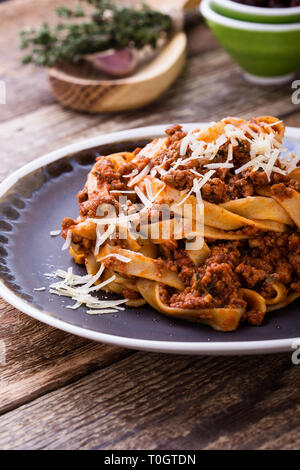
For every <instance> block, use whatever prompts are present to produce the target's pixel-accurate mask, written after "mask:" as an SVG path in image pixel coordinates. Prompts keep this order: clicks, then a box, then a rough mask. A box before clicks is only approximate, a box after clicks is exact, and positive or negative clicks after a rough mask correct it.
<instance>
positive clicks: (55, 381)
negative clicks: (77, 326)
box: [0, 0, 300, 449]
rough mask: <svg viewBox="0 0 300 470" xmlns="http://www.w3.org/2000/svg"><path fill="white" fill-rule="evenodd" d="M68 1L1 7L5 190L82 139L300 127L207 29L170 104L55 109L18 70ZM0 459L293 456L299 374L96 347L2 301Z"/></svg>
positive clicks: (35, 78) (35, 76)
mask: <svg viewBox="0 0 300 470" xmlns="http://www.w3.org/2000/svg"><path fill="white" fill-rule="evenodd" d="M61 3H63V2H62V0H43V2H40V1H38V0H9V1H7V2H4V3H1V5H0V29H1V31H3V30H5V34H2V35H0V50H1V55H0V76H1V79H2V80H4V81H5V83H6V88H7V104H6V105H0V137H1V146H0V159H1V165H0V179H1V180H2V179H3V178H4V177H5V176H6V175H8V174H9V173H10V172H11V171H12V170H14V169H16V168H18V167H20V166H21V165H23V164H24V163H26V162H28V161H31V160H32V159H34V158H36V157H38V156H40V155H41V154H43V153H46V152H48V151H51V150H54V149H56V148H59V147H61V146H62V145H66V144H69V143H72V142H75V141H78V140H81V139H83V138H87V137H92V136H95V135H99V134H105V133H108V132H110V131H116V130H120V129H125V128H132V127H136V126H143V125H148V124H157V123H164V122H165V123H170V122H172V123H174V122H188V121H211V120H217V119H219V118H222V117H224V116H225V115H239V116H243V117H251V116H253V115H259V114H269V113H270V114H275V115H278V117H279V118H284V119H285V121H286V122H287V124H288V125H295V126H300V112H299V111H300V107H299V105H294V104H292V101H291V94H292V89H291V88H290V86H288V85H286V86H284V87H271V88H260V87H257V86H255V85H249V84H248V83H246V82H245V81H244V79H243V77H242V76H241V73H240V71H239V69H238V67H237V66H236V65H235V64H234V63H233V61H232V60H231V59H230V58H229V57H228V55H227V54H226V53H225V52H224V51H222V50H221V49H220V48H218V47H217V45H216V42H215V41H214V39H213V38H212V36H211V34H210V32H209V31H208V30H207V28H206V27H205V26H204V25H203V24H202V25H200V27H198V28H195V29H193V30H192V31H190V32H189V35H188V36H189V54H190V58H189V60H188V63H187V65H186V68H185V70H184V72H183V73H182V75H181V76H180V78H179V79H178V81H177V82H176V83H175V84H174V85H173V86H172V87H171V89H170V90H168V91H167V92H166V93H165V94H164V97H163V99H162V100H160V101H158V102H156V103H153V104H152V105H150V106H148V107H147V108H145V109H142V110H139V111H136V112H133V111H131V112H126V113H120V114H118V115H116V116H110V115H107V114H103V115H99V116H89V115H85V114H78V113H75V112H72V111H69V110H66V109H63V108H61V107H60V106H58V105H57V104H56V103H55V102H54V100H53V98H52V96H51V94H50V92H49V87H48V83H47V79H46V73H45V71H44V70H42V69H36V68H33V67H27V68H26V67H25V68H24V67H22V66H21V65H20V62H19V59H20V57H21V53H20V52H19V50H18V48H17V44H18V37H17V36H18V31H19V29H20V28H21V27H24V26H25V25H27V26H29V25H33V24H37V23H39V22H40V21H42V20H43V18H44V17H45V16H47V18H50V19H51V13H50V12H51V10H52V8H54V6H55V5H59V4H61ZM0 341H4V343H5V347H6V352H7V354H6V356H7V357H6V365H0V415H1V416H0V448H6V449H14V448H26V449H37V448H51V449H57V448H60V449H75V448H77V449H91V448H102V449H142V448H148V449H182V448H183V449H198V448H199V449H201V448H205V449H229V448H233V449H254V448H259V449H263V448H274V449H277V448H284V449H288V448H291V449H297V448H299V445H300V434H299V405H298V395H299V385H300V384H299V380H300V379H299V377H300V375H299V370H300V369H299V367H300V366H293V365H292V363H291V358H290V354H283V355H270V356H265V357H262V356H260V357H256V358H255V357H242V358H209V357H203V358H183V357H178V356H172V357H171V356H165V355H160V354H151V353H136V352H134V351H127V350H124V349H121V348H116V347H113V346H107V345H101V344H96V343H93V342H90V341H87V340H84V339H81V338H77V337H74V336H71V335H68V334H66V333H63V332H60V331H58V330H55V329H53V328H51V327H48V326H46V325H43V324H41V323H39V322H37V321H35V320H33V319H31V318H29V317H27V316H25V315H24V314H22V313H20V312H18V311H17V310H16V309H14V308H13V307H11V306H9V305H8V304H6V303H5V302H4V301H1V302H0Z"/></svg>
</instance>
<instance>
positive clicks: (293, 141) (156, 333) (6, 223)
mask: <svg viewBox="0 0 300 470" xmlns="http://www.w3.org/2000/svg"><path fill="white" fill-rule="evenodd" d="M196 125H198V126H199V123H198V124H188V125H185V126H184V127H185V129H187V130H188V129H190V128H192V127H195V126H196ZM202 125H203V126H204V125H205V124H202ZM166 127H167V126H166V125H162V126H152V127H146V128H140V129H133V130H129V131H122V132H119V133H115V134H110V135H108V136H105V137H98V138H96V139H90V140H88V141H84V142H80V143H79V144H75V145H72V146H69V147H66V148H64V149H61V150H58V151H55V152H53V153H51V154H48V155H46V156H44V157H41V158H39V159H37V160H35V161H33V162H31V163H30V164H29V165H26V166H25V167H23V168H21V169H20V170H18V171H17V172H16V173H14V174H13V175H11V176H10V177H9V178H7V179H6V180H5V181H4V182H3V183H2V184H1V185H0V294H1V295H2V297H3V298H4V299H6V300H7V301H8V302H10V303H11V304H12V305H14V306H15V307H16V308H18V309H19V310H21V311H23V312H25V313H26V314H28V315H30V316H32V317H34V318H36V319H38V320H40V321H42V322H45V323H47V324H49V325H52V326H55V327H57V328H60V329H62V330H65V331H68V332H70V333H74V334H77V335H80V336H84V337H87V338H90V339H93V340H96V341H101V342H105V343H111V344H116V345H120V346H125V347H129V348H134V349H146V350H151V351H164V352H169V353H186V354H255V353H267V352H274V351H288V350H290V351H291V348H292V347H293V344H294V345H295V344H296V343H297V342H298V343H299V344H300V318H299V302H295V303H294V304H292V305H290V306H288V307H286V308H284V309H282V310H280V311H278V312H275V313H272V314H270V315H268V316H267V318H266V321H265V323H264V325H263V326H261V327H251V326H248V325H242V326H241V327H240V328H239V329H238V331H236V332H233V333H221V332H216V331H213V330H211V329H210V328H209V327H207V326H204V325H201V324H194V323H188V322H184V321H180V320H173V319H170V318H167V317H164V316H163V315H161V314H160V313H157V312H155V311H154V310H153V309H152V308H151V307H148V306H147V307H141V308H136V309H129V308H128V309H127V310H125V311H122V312H120V313H119V314H117V315H115V314H105V315H97V316H95V315H93V316H90V315H87V314H86V313H85V309H84V308H80V309H78V310H75V311H74V310H70V309H67V308H65V306H66V305H68V304H70V300H69V299H65V298H62V297H57V296H55V295H51V294H49V292H48V286H49V284H50V283H51V282H53V280H51V279H48V278H46V277H45V276H44V273H46V272H53V271H54V270H56V269H57V268H63V269H67V268H68V267H69V266H73V267H74V270H75V272H78V273H83V272H84V269H83V268H80V267H79V266H77V265H75V263H74V262H73V261H72V259H71V257H70V255H69V253H68V252H67V251H62V250H61V246H62V239H61V237H55V238H53V237H50V235H49V233H50V231H51V230H56V229H59V228H60V225H61V220H62V219H63V218H64V217H65V216H70V217H77V215H78V207H77V200H76V194H77V192H78V191H79V190H80V189H81V188H82V187H83V186H84V183H85V180H86V176H87V173H88V171H89V169H90V168H91V165H92V163H93V162H94V160H95V157H96V156H97V155H98V154H108V153H113V152H117V151H124V150H131V149H134V148H135V147H136V146H141V145H144V144H145V143H146V142H148V141H149V140H151V138H153V137H154V136H158V135H161V134H162V133H163V131H164V129H165V128H166ZM298 135H299V131H298V130H297V129H291V128H290V129H288V130H287V138H286V143H287V144H288V145H289V146H291V147H294V148H295V147H298V151H300V138H298V141H297V136H298ZM38 287H46V288H47V289H46V290H45V291H43V292H38V291H35V290H34V288H38Z"/></svg>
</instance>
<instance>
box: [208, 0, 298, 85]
mask: <svg viewBox="0 0 300 470" xmlns="http://www.w3.org/2000/svg"><path fill="white" fill-rule="evenodd" d="M200 10H201V13H202V15H203V16H204V18H205V20H206V22H207V24H208V26H209V27H210V29H211V30H212V32H213V33H214V35H215V37H216V38H217V40H218V41H219V43H220V44H221V46H223V47H224V49H225V50H226V51H227V52H228V53H229V54H230V55H231V56H232V57H233V59H235V60H236V62H237V63H238V64H239V65H240V66H241V67H242V69H243V70H244V71H245V76H246V78H247V79H248V80H250V81H252V82H256V83H260V84H280V83H285V82H287V81H289V80H291V79H292V77H293V75H294V72H295V71H296V70H297V69H298V67H300V23H293V24H286V25H283V24H279V25H271V24H262V23H250V22H245V21H239V20H234V19H232V18H227V17H226V16H222V15H219V14H218V13H216V12H215V11H213V10H212V8H211V6H210V1H209V0H202V2H201V5H200Z"/></svg>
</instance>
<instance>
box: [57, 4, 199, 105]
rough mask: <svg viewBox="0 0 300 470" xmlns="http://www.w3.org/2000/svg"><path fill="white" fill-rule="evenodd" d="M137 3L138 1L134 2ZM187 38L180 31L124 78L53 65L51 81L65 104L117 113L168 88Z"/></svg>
mask: <svg viewBox="0 0 300 470" xmlns="http://www.w3.org/2000/svg"><path fill="white" fill-rule="evenodd" d="M130 3H131V4H132V3H133V4H135V3H137V2H130ZM148 3H149V5H150V6H152V7H153V8H157V9H160V10H164V11H168V10H169V11H174V10H175V11H177V12H178V13H179V17H180V14H181V13H182V12H183V10H185V9H191V8H196V7H197V6H199V3H200V0H175V1H172V0H167V1H163V2H159V1H158V0H149V1H148ZM186 44H187V39H186V35H185V33H184V32H179V33H177V34H175V36H174V37H173V38H172V39H171V40H170V41H169V43H168V44H167V45H166V46H165V47H164V48H163V49H162V50H161V52H160V53H159V54H158V55H157V56H156V58H155V59H153V60H152V61H151V62H149V63H147V64H146V65H145V66H144V67H142V68H141V69H139V70H138V71H137V72H136V73H135V74H134V75H132V76H130V77H126V78H123V79H114V80H110V79H98V78H97V76H94V77H93V72H91V71H90V69H89V67H88V66H87V67H82V66H78V65H73V64H66V65H65V66H64V67H63V68H51V69H50V70H49V80H50V84H51V89H52V92H53V95H54V96H55V98H56V99H57V100H58V101H59V102H60V103H61V104H63V105H64V106H67V107H69V108H72V109H75V110H77V111H84V112H89V113H101V112H117V111H125V110H130V109H136V108H140V107H142V106H145V105H147V104H149V103H151V102H152V101H154V100H155V99H157V98H158V97H159V96H160V95H162V94H163V92H164V91H166V90H167V89H168V88H169V87H170V85H171V84H172V83H173V82H174V81H175V80H176V78H177V77H178V76H179V74H180V72H181V71H182V68H183V66H184V63H185V57H186Z"/></svg>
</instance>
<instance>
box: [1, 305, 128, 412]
mask: <svg viewBox="0 0 300 470" xmlns="http://www.w3.org/2000/svg"><path fill="white" fill-rule="evenodd" d="M0 324H1V328H0V340H1V341H4V344H5V349H6V364H5V365H2V366H1V365H0V414H1V413H3V412H5V411H7V410H10V409H12V408H14V407H17V406H20V405H22V404H24V403H27V402H28V401H30V400H33V399H34V398H36V397H39V396H41V395H43V394H44V393H46V392H49V391H50V390H54V389H56V388H59V387H61V386H63V385H65V384H67V383H71V382H73V381H74V380H78V379H79V378H80V377H83V376H84V375H86V374H88V373H90V372H92V371H94V370H96V369H99V368H102V367H106V366H107V365H109V364H111V363H113V362H114V361H118V360H119V359H121V358H123V357H126V356H127V355H129V354H132V352H131V351H128V350H125V349H122V348H118V347H114V346H109V345H104V344H98V343H95V342H92V341H88V340H86V339H84V338H79V337H77V336H74V335H70V334H67V333H64V332H63V331H59V330H57V329H55V328H52V327H50V326H46V325H44V324H43V323H40V322H38V321H36V320H33V319H32V318H30V317H28V316H26V315H25V314H23V313H21V312H19V311H17V310H16V309H15V308H13V307H12V306H10V305H8V304H7V303H6V302H4V301H3V300H1V299H0Z"/></svg>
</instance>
